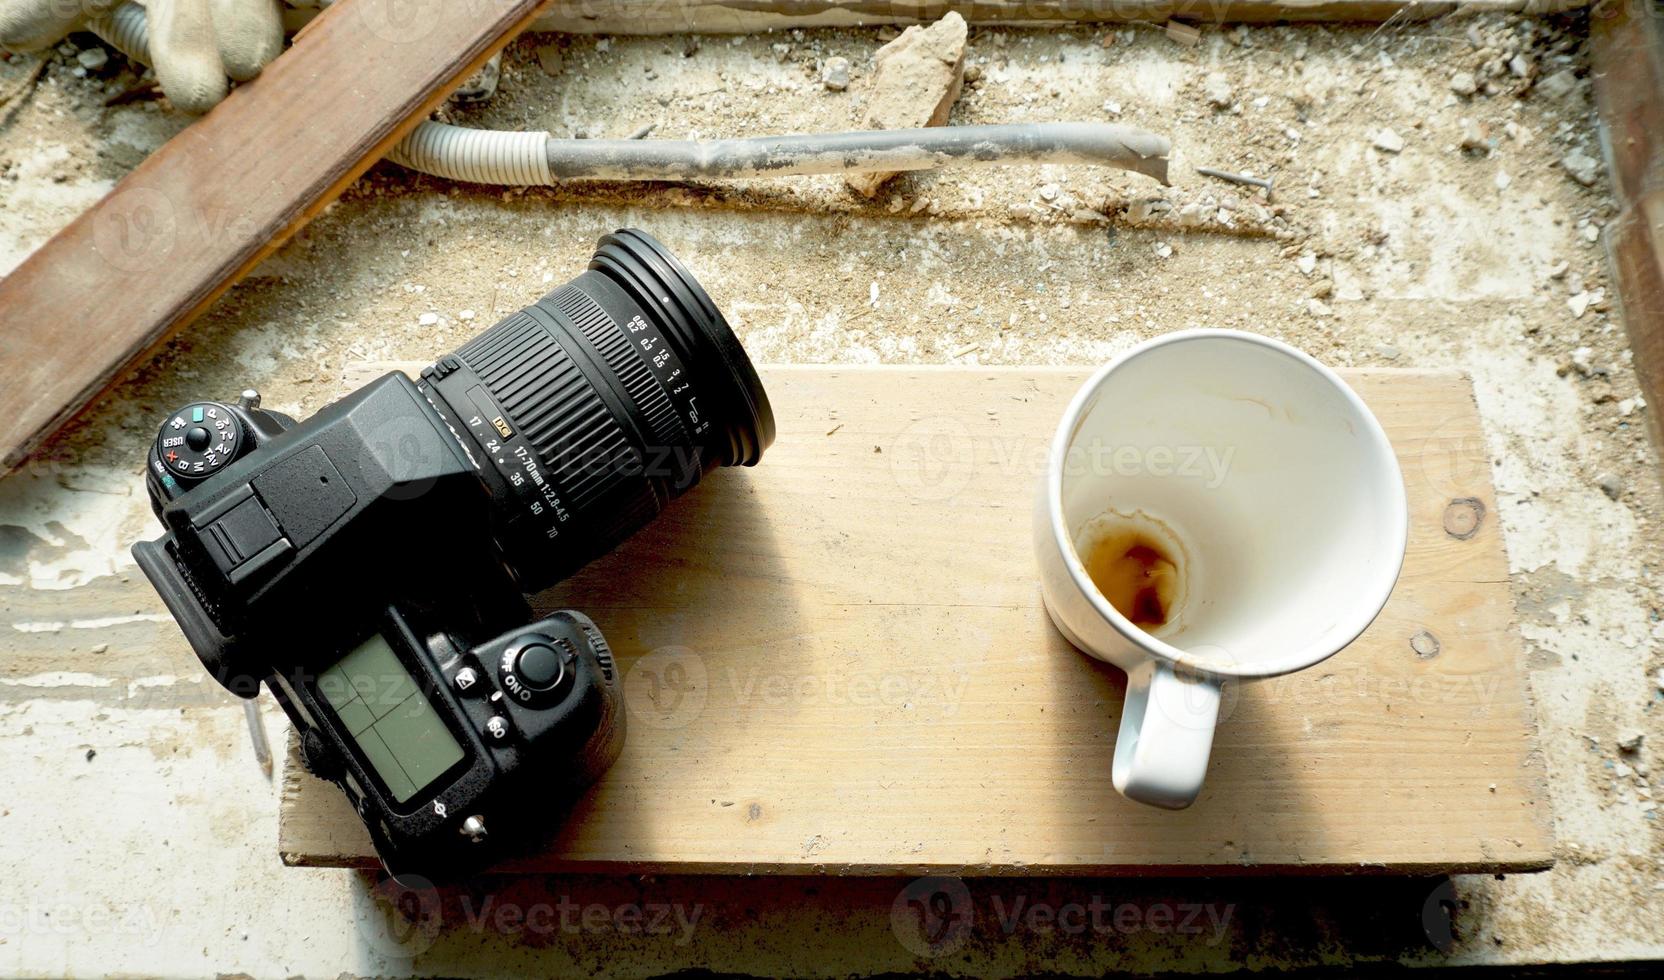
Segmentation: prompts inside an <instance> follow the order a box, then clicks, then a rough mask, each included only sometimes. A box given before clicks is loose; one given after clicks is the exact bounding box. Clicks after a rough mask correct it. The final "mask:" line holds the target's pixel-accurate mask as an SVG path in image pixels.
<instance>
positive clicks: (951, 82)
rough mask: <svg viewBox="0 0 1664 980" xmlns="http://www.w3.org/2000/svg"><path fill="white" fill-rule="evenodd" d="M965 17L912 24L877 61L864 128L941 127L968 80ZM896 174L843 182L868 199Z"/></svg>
mask: <svg viewBox="0 0 1664 980" xmlns="http://www.w3.org/2000/svg"><path fill="white" fill-rule="evenodd" d="M965 40H966V27H965V18H964V17H961V16H960V15H959V14H958V13H955V12H951V11H950V12H949V13H948V14H947V16H945V17H943V18H942V19H941V20H939V21H937V22H936V23H934V24H931V25H930V26H929V27H920V26H918V25H914V26H912V27H909V28H907V30H905V31H903V32H902V33H901V35H900V36H899V37H897V38H896V39H895V40H894V41H891V42H890V43H888V44H886V45H884V46H883V47H882V48H879V49H878V53H877V54H876V55H875V56H874V57H873V74H872V84H871V86H870V87H869V88H868V90H867V111H866V117H865V120H864V123H863V126H862V128H863V129H868V130H876V129H912V128H915V127H919V126H942V125H946V123H947V121H948V113H949V112H951V111H952V109H953V103H954V101H955V100H957V99H958V98H959V91H960V89H961V88H962V87H963V85H964V79H965ZM895 175H896V172H895V171H880V172H876V173H866V174H850V175H848V176H847V177H845V178H844V181H845V183H847V184H848V185H849V186H850V187H851V188H852V189H854V190H856V191H858V192H860V193H861V194H862V195H864V196H866V197H872V196H874V195H876V194H877V193H878V188H879V187H881V186H883V184H884V182H885V181H887V180H889V179H890V178H891V177H894V176H895Z"/></svg>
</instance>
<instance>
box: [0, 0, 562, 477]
mask: <svg viewBox="0 0 1664 980" xmlns="http://www.w3.org/2000/svg"><path fill="white" fill-rule="evenodd" d="M542 2H543V0H342V2H340V3H337V4H335V5H334V6H332V7H330V8H329V9H328V10H327V11H325V12H324V13H323V14H322V15H321V16H320V17H319V18H318V19H317V20H316V21H314V22H313V24H312V25H311V26H310V27H309V28H308V29H307V30H306V31H305V33H304V34H303V35H302V36H301V37H300V38H299V39H298V40H297V41H296V43H295V45H294V47H293V48H292V49H291V50H289V51H287V52H286V53H284V55H283V56H282V57H280V58H278V59H277V60H276V61H275V62H273V63H272V64H271V65H270V66H269V67H267V69H266V70H265V71H264V72H263V73H262V74H261V76H260V77H259V78H258V79H256V80H254V81H253V82H251V83H248V84H246V85H240V86H238V87H237V89H236V90H235V91H233V92H232V93H231V96H230V97H229V98H227V99H226V100H225V101H224V102H223V103H221V104H220V105H219V106H218V107H216V108H215V109H214V110H213V111H212V112H209V113H208V114H207V115H206V116H204V117H203V118H201V119H199V120H197V121H196V122H195V123H193V124H192V125H191V126H189V127H188V128H186V129H185V130H184V131H183V132H181V133H180V134H179V135H177V136H175V137H174V138H173V139H172V140H169V141H168V143H167V144H166V145H165V146H163V147H162V148H161V149H160V150H158V151H157V152H155V153H154V154H152V155H151V156H150V157H149V158H148V159H146V160H145V161H144V162H143V163H141V164H139V166H138V167H136V168H135V169H134V170H133V171H132V172H131V173H129V174H128V175H127V176H126V177H125V178H123V179H122V180H121V182H120V183H118V184H117V185H116V186H115V189H114V190H113V191H111V193H110V194H109V196H107V197H105V198H104V199H103V200H102V201H100V202H99V203H98V204H96V205H94V206H93V208H92V209H91V210H89V211H87V212H86V213H85V214H82V215H81V216H80V217H79V218H77V219H76V220H75V221H74V222H73V223H71V224H70V225H69V227H67V228H65V229H64V230H63V231H61V232H59V233H58V234H57V235H56V236H54V237H53V238H52V239H51V240H50V241H48V242H47V243H46V244H45V245H43V246H41V247H40V248H39V249H38V250H37V251H36V252H35V253H34V254H33V255H31V256H30V257H29V258H28V259H26V260H25V261H24V262H23V264H22V265H20V266H18V267H17V269H15V270H14V271H13V272H12V273H11V274H10V275H9V276H7V277H6V278H5V279H4V280H0V323H3V324H4V327H3V328H0V364H4V365H5V371H6V374H5V380H4V382H3V383H0V472H5V471H9V470H11V469H14V468H15V467H17V466H18V465H20V464H21V463H22V462H23V461H24V460H25V459H26V458H27V456H28V454H29V453H31V452H32V451H34V450H35V449H36V448H37V447H38V446H40V445H41V443H42V442H43V440H45V439H46V438H47V437H48V436H49V435H51V433H52V432H54V431H55V430H56V429H57V428H58V427H59V426H60V425H61V424H62V423H63V422H64V421H66V420H67V419H68V418H69V417H70V416H71V415H73V414H74V413H75V412H77V411H78V410H79V409H80V408H81V407H82V406H84V405H85V404H87V403H88V402H89V401H91V400H92V399H94V398H96V397H97V396H98V395H99V394H100V393H101V392H102V391H103V390H104V389H105V388H106V387H107V386H108V385H109V384H110V383H111V382H112V381H113V380H115V379H116V378H118V377H119V376H120V375H122V374H123V373H125V372H126V371H127V370H129V369H131V368H132V367H134V366H136V365H137V364H139V363H141V362H142V361H144V360H145V359H146V358H148V357H149V356H150V355H151V353H152V352H153V351H154V350H155V349H156V348H157V347H158V346H159V345H160V344H162V343H163V342H164V341H165V340H166V339H167V338H168V337H169V336H170V335H171V334H172V333H173V332H174V331H175V330H177V329H178V328H179V327H180V326H181V325H183V324H184V323H186V322H188V321H189V320H190V319H191V318H193V317H195V316H196V315H197V314H199V313H201V312H202V311H203V310H204V309H206V308H207V307H208V306H209V304H211V303H213V302H214V300H215V299H216V298H217V297H218V296H219V295H220V294H221V293H222V292H224V291H225V290H226V288H227V287H229V286H230V285H231V284H232V283H233V282H235V281H236V280H237V279H238V278H240V277H241V276H243V275H244V274H246V273H247V272H248V271H249V270H250V269H252V268H253V267H254V265H255V264H256V263H258V262H259V261H260V260H261V259H262V258H264V257H266V256H267V255H268V254H270V253H271V252H272V251H273V250H275V249H276V248H277V247H278V246H279V245H281V244H282V243H283V242H284V241H285V240H287V239H288V238H289V236H290V235H292V234H294V233H295V231H296V230H298V229H299V228H300V227H301V226H303V225H304V224H306V222H307V221H309V220H310V219H311V218H312V217H313V216H314V215H316V214H317V213H318V212H319V211H320V210H321V209H322V208H323V207H324V206H325V205H326V204H328V203H329V202H330V201H331V200H333V199H334V198H335V197H336V196H337V195H339V194H340V193H341V191H342V190H343V189H344V188H345V187H346V186H347V185H348V184H350V183H351V182H352V181H353V180H355V179H356V178H357V177H358V175H359V174H361V173H363V172H364V170H365V169H367V168H368V167H369V166H370V165H371V164H372V163H374V162H375V161H376V160H378V159H380V157H381V155H382V154H383V153H384V152H385V151H386V150H387V148H388V147H390V146H392V145H393V143H395V142H396V141H398V140H399V139H400V138H401V137H402V136H403V135H404V134H405V132H407V131H408V130H409V128H410V127H412V126H414V125H415V124H416V123H417V122H419V121H420V120H421V119H422V118H424V117H426V116H427V114H428V113H429V112H430V111H431V110H432V109H433V107H434V106H435V105H437V104H438V102H439V101H440V100H441V99H442V98H443V97H444V95H445V93H446V91H447V90H448V88H449V87H450V86H451V85H454V84H455V83H456V82H458V81H459V80H460V79H462V78H464V77H466V76H467V75H468V74H469V73H470V72H472V71H474V70H475V69H476V68H478V67H479V65H480V64H482V63H483V62H484V61H485V60H486V59H487V58H489V57H490V56H491V54H492V53H493V52H494V51H496V50H497V49H498V48H499V47H501V46H502V45H503V44H504V43H506V42H507V40H508V39H510V38H511V37H513V36H514V35H515V34H517V33H518V32H519V31H520V30H521V29H522V28H523V27H525V26H526V25H527V24H529V23H530V22H531V20H532V18H533V17H534V16H535V15H536V13H537V9H538V7H539V6H540V5H541V3H542Z"/></svg>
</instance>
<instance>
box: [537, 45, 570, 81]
mask: <svg viewBox="0 0 1664 980" xmlns="http://www.w3.org/2000/svg"><path fill="white" fill-rule="evenodd" d="M536 53H537V67H539V68H541V69H543V74H545V75H559V74H560V72H561V69H562V68H565V67H566V58H565V56H564V55H562V54H561V51H560V45H558V44H540V45H538V46H537V52H536Z"/></svg>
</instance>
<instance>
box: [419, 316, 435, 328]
mask: <svg viewBox="0 0 1664 980" xmlns="http://www.w3.org/2000/svg"><path fill="white" fill-rule="evenodd" d="M416 322H417V323H419V324H421V325H422V326H424V327H431V326H433V325H434V324H436V323H438V322H439V314H437V313H423V314H422V315H421V316H419V317H417V318H416Z"/></svg>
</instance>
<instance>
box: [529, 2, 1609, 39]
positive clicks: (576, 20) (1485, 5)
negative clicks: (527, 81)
mask: <svg viewBox="0 0 1664 980" xmlns="http://www.w3.org/2000/svg"><path fill="white" fill-rule="evenodd" d="M1589 3H1590V0H901V2H897V0H575V2H564V0H563V2H557V3H555V4H554V5H552V6H551V7H550V8H549V9H548V11H547V12H546V13H544V14H543V15H542V16H541V17H539V18H538V19H537V21H536V23H535V24H534V27H535V29H537V30H541V31H565V32H567V33H572V34H678V33H706V34H747V33H752V32H755V31H764V30H778V29H782V28H793V27H863V26H865V27H873V26H877V25H880V24H918V23H926V22H929V21H933V20H936V19H938V18H940V17H941V16H942V15H943V14H945V13H947V12H948V11H950V10H952V11H958V12H959V13H960V14H961V15H962V16H964V18H965V20H966V21H968V22H970V23H972V24H1001V25H1008V26H1015V27H1021V26H1028V27H1035V26H1047V25H1050V26H1057V25H1060V24H1074V23H1128V22H1135V21H1146V22H1154V23H1160V22H1162V21H1166V20H1184V21H1190V22H1192V23H1209V24H1228V23H1256V24H1264V23H1277V22H1279V21H1332V22H1341V21H1358V22H1365V23H1380V22H1383V21H1387V20H1394V21H1416V20H1431V19H1433V18H1436V17H1443V16H1445V15H1446V14H1450V13H1457V12H1467V13H1489V12H1509V11H1517V12H1530V13H1550V12H1553V11H1558V10H1571V9H1575V8H1578V7H1585V6H1588V5H1589Z"/></svg>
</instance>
